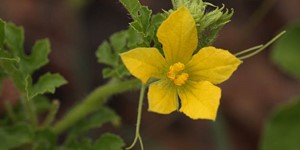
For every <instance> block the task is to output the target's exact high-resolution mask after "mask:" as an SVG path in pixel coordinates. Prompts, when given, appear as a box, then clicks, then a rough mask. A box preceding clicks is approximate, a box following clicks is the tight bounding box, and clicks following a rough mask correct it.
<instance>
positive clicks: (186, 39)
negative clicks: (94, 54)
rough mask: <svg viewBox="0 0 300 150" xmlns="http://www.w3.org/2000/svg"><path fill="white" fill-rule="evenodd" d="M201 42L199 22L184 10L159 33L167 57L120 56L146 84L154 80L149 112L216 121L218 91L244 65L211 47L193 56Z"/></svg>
mask: <svg viewBox="0 0 300 150" xmlns="http://www.w3.org/2000/svg"><path fill="white" fill-rule="evenodd" d="M197 36H198V35H197V28H196V23H195V20H194V19H193V17H192V15H191V13H190V12H189V10H188V9H187V8H185V7H181V8H178V9H177V10H176V11H174V12H173V13H172V14H170V15H169V17H168V18H167V19H166V20H165V21H164V22H163V23H162V24H161V26H160V27H159V28H158V31H157V37H158V40H159V42H160V43H161V44H162V46H163V53H164V55H162V54H161V53H160V52H159V50H158V49H156V48H146V47H139V48H135V49H132V50H130V51H128V52H125V53H122V54H121V59H122V61H123V63H124V65H125V66H126V68H127V69H128V70H129V72H130V73H131V74H132V75H133V76H135V77H136V78H138V79H140V80H141V81H142V82H143V84H147V83H148V81H149V79H156V80H155V81H154V82H152V83H150V85H149V91H148V103H149V109H148V110H149V111H152V112H156V113H160V114H169V113H171V112H174V111H176V110H179V111H180V112H183V113H184V114H186V115H187V116H189V117H190V118H192V119H210V120H215V118H216V114H217V110H218V106H219V103H220V98H221V89H220V88H219V87H217V86H216V85H217V84H220V83H222V82H224V81H225V80H227V79H228V78H229V77H230V76H231V75H232V73H233V72H234V71H235V70H236V69H237V67H238V66H239V65H240V64H241V60H239V59H238V58H236V57H235V56H234V55H232V54H231V53H230V52H228V51H227V50H223V49H218V48H215V47H212V46H209V47H204V48H202V49H200V50H199V51H198V52H197V53H195V54H194V52H195V50H196V48H197V46H198V37H197ZM193 54H194V55H193Z"/></svg>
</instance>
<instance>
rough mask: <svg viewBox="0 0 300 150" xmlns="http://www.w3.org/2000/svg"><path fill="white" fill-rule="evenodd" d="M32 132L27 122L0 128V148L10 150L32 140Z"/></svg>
mask: <svg viewBox="0 0 300 150" xmlns="http://www.w3.org/2000/svg"><path fill="white" fill-rule="evenodd" d="M33 137H34V134H33V131H32V129H31V127H30V126H28V125H27V124H17V125H14V126H12V127H4V128H3V127H2V128H0V141H1V150H11V149H13V148H16V147H19V146H21V145H23V144H27V143H29V142H31V141H32V140H33Z"/></svg>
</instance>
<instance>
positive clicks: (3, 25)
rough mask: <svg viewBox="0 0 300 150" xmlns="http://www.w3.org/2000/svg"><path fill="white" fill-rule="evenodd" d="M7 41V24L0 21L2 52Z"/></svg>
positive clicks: (0, 45)
mask: <svg viewBox="0 0 300 150" xmlns="http://www.w3.org/2000/svg"><path fill="white" fill-rule="evenodd" d="M4 40H5V22H3V21H2V20H1V19H0V50H1V49H2V46H3V43H4Z"/></svg>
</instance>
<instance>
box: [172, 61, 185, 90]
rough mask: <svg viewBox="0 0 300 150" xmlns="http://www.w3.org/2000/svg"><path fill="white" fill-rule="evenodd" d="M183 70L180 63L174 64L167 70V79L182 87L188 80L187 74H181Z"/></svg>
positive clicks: (183, 66) (182, 65)
mask: <svg viewBox="0 0 300 150" xmlns="http://www.w3.org/2000/svg"><path fill="white" fill-rule="evenodd" d="M184 69H185V65H184V64H183V63H181V62H178V63H175V64H174V65H171V66H170V68H169V72H168V73H167V77H168V78H169V79H170V80H171V81H173V82H174V84H175V85H177V86H182V85H183V84H185V82H186V81H187V79H188V78H189V74H187V73H182V71H183V70H184Z"/></svg>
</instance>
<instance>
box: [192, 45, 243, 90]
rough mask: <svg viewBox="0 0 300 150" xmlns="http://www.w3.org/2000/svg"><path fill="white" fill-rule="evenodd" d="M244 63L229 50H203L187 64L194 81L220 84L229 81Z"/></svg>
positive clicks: (212, 48)
mask: <svg viewBox="0 0 300 150" xmlns="http://www.w3.org/2000/svg"><path fill="white" fill-rule="evenodd" d="M241 63H242V62H241V61H240V60H239V59H238V58H236V57H235V56H234V55H232V54H231V53H229V52H228V51H227V50H222V49H217V48H215V47H205V48H202V49H201V50H200V51H199V52H198V53H197V54H195V55H194V56H193V58H192V60H191V61H190V62H189V63H188V64H187V70H188V73H189V75H190V80H192V81H197V82H198V81H210V82H212V83H213V84H219V83H221V82H224V81H225V80H227V79H228V78H229V77H230V76H231V75H232V73H233V72H234V71H235V70H236V69H237V67H238V66H239V65H240V64H241Z"/></svg>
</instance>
